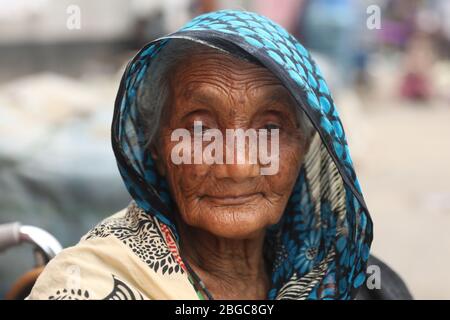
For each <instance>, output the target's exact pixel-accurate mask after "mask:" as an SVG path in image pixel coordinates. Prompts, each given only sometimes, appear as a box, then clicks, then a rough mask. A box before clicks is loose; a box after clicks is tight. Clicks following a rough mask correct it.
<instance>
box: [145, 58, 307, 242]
mask: <svg viewBox="0 0 450 320" xmlns="http://www.w3.org/2000/svg"><path fill="white" fill-rule="evenodd" d="M170 80H171V81H170V82H171V93H170V99H169V101H168V103H167V105H166V106H165V107H166V109H165V112H163V114H164V115H163V119H162V120H161V126H160V132H159V135H158V137H159V140H158V141H155V142H154V144H153V146H152V148H151V149H152V156H153V158H154V160H155V161H156V164H157V168H158V171H159V173H160V174H161V175H163V176H165V177H166V179H167V181H168V183H169V187H170V190H171V193H172V197H173V199H174V200H175V202H176V204H177V206H178V210H179V215H180V217H181V220H182V221H183V222H184V223H186V224H187V225H189V226H191V227H194V228H200V229H202V230H204V231H207V232H209V233H211V234H213V235H215V236H218V237H224V238H231V239H245V238H249V237H252V235H256V234H257V233H258V232H261V231H262V230H264V229H265V228H266V227H267V226H269V225H272V224H275V223H277V222H278V221H279V219H280V218H281V216H282V214H283V211H284V209H285V206H286V203H287V200H288V199H289V196H290V194H291V192H292V188H293V186H294V183H295V181H296V178H297V176H298V173H299V170H300V167H301V164H302V161H303V158H304V154H305V152H306V148H307V146H306V139H305V137H304V135H303V133H302V130H301V129H300V128H299V127H298V124H297V121H296V116H295V112H294V108H295V106H294V102H293V99H292V98H291V96H290V94H289V92H288V91H287V89H286V88H284V87H283V86H282V84H281V83H280V81H279V80H278V79H277V78H276V77H275V76H274V75H272V74H271V73H270V72H269V71H268V70H267V69H265V68H263V67H261V66H258V65H256V64H253V63H250V62H247V61H243V60H241V59H237V58H235V57H232V56H229V55H226V54H222V53H219V52H216V51H213V50H211V49H205V51H204V52H203V51H202V53H200V54H196V55H193V56H191V57H187V58H186V59H185V60H184V61H183V62H182V63H179V64H178V66H177V67H176V68H175V70H174V72H172V73H171V79H170ZM194 121H201V122H202V124H203V130H205V129H210V128H214V129H218V130H220V131H221V132H223V134H224V136H225V130H226V129H238V128H240V129H243V130H247V129H250V128H253V129H256V130H258V129H267V130H271V129H279V138H278V142H279V167H278V171H277V173H276V174H274V175H261V170H260V169H261V166H262V165H261V164H260V163H259V162H258V161H257V162H256V163H254V162H253V163H251V162H250V161H248V160H249V158H248V157H247V158H246V161H245V163H243V164H242V163H240V164H238V163H236V162H232V163H227V162H224V163H223V164H218V163H214V164H205V163H202V164H174V162H173V161H172V158H171V153H172V149H173V148H174V147H175V145H177V144H178V141H172V139H171V134H172V132H173V131H174V130H176V129H179V128H184V129H187V130H189V131H190V132H192V136H194ZM270 139H271V137H270V135H269V137H268V140H269V142H268V145H269V146H270ZM246 141H247V143H249V140H246ZM208 143H209V142H208ZM208 143H206V142H203V144H208ZM246 146H247V145H246ZM224 148H227V146H226V143H225V141H224ZM247 149H248V150H249V148H248V146H247ZM269 151H270V147H269ZM192 152H194V151H192ZM237 152H238V151H237ZM237 152H236V153H235V154H237Z"/></svg>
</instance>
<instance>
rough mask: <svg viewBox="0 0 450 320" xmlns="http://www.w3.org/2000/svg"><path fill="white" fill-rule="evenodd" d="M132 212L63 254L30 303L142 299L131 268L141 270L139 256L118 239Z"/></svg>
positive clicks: (101, 226) (40, 281)
mask: <svg viewBox="0 0 450 320" xmlns="http://www.w3.org/2000/svg"><path fill="white" fill-rule="evenodd" d="M129 213H130V212H129V208H126V209H123V210H121V211H119V212H117V213H115V214H113V215H112V216H110V217H108V218H106V219H104V220H103V221H102V222H100V223H99V224H98V225H97V226H96V227H94V228H93V229H92V230H90V231H89V232H88V233H87V234H86V235H84V236H83V237H82V238H81V240H80V242H78V243H77V244H76V245H74V246H72V247H68V248H66V249H64V250H62V251H61V252H60V253H59V254H58V255H57V256H56V257H55V258H53V259H52V260H51V261H50V262H49V263H48V264H47V266H46V267H45V269H44V271H43V272H42V273H41V275H40V276H39V277H38V279H37V281H36V283H35V285H34V287H33V289H32V291H31V293H30V295H29V296H28V299H69V300H74V299H77V300H84V299H110V298H111V299H112V298H117V295H119V296H121V297H124V298H129V299H142V298H144V295H143V294H142V293H141V292H140V291H139V290H138V289H137V287H138V286H137V285H136V281H135V279H134V278H133V277H131V276H130V273H131V271H134V272H137V270H130V267H129V266H134V268H135V269H138V268H139V264H136V261H133V260H135V259H136V258H135V256H134V255H133V254H130V253H129V252H128V250H126V248H125V247H124V246H123V243H122V242H121V241H120V240H119V239H118V238H117V237H115V229H116V228H117V227H119V226H120V227H122V228H128V227H129V226H131V225H132V221H130V214H129Z"/></svg>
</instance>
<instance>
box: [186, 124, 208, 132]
mask: <svg viewBox="0 0 450 320" xmlns="http://www.w3.org/2000/svg"><path fill="white" fill-rule="evenodd" d="M209 129H210V128H209V127H207V126H205V125H202V126H196V125H194V124H192V126H191V127H190V130H191V131H192V132H195V130H197V131H201V132H202V133H204V132H205V131H206V130H209Z"/></svg>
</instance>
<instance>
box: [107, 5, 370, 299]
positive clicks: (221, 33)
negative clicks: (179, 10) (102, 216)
mask: <svg viewBox="0 0 450 320" xmlns="http://www.w3.org/2000/svg"><path fill="white" fill-rule="evenodd" d="M174 39H185V40H192V41H195V42H198V43H202V44H205V45H210V46H213V47H216V48H217V47H219V48H221V49H223V50H227V51H229V52H230V53H233V50H235V49H233V48H239V50H241V51H243V52H245V53H246V54H248V55H250V56H252V57H253V58H255V59H256V60H257V61H259V62H260V63H261V64H262V65H263V66H265V67H266V68H267V69H268V70H270V71H271V72H272V73H273V74H274V75H276V76H277V77H278V78H279V79H280V80H281V81H282V83H283V84H284V86H285V87H286V88H287V89H288V90H289V91H290V92H291V94H292V96H293V97H294V98H295V99H296V101H297V103H298V107H299V108H301V109H302V110H303V111H304V113H305V114H306V116H307V117H308V119H309V120H310V121H311V123H312V125H313V126H314V128H315V129H316V133H315V136H314V138H313V141H312V144H311V146H310V149H309V151H308V154H307V155H306V158H305V162H304V164H303V166H302V169H301V171H300V174H299V176H298V178H297V182H296V184H295V187H294V190H293V192H292V195H291V197H290V199H289V201H288V204H287V207H286V210H285V212H284V215H283V217H282V219H281V220H280V222H279V223H278V224H277V225H274V226H272V227H271V228H270V229H269V230H268V233H267V236H266V238H267V239H266V240H267V250H268V251H270V252H272V273H271V289H270V291H269V292H268V298H269V299H353V298H354V297H355V296H356V293H357V290H358V288H360V287H361V285H362V284H363V283H364V281H365V279H366V273H365V268H366V263H367V259H368V257H369V250H370V244H371V241H372V221H371V219H370V216H369V213H368V210H367V207H366V204H365V202H364V198H363V195H362V193H361V189H360V186H359V183H358V180H357V177H356V174H355V171H354V169H353V164H352V160H351V158H350V153H349V149H348V146H347V142H346V138H345V134H344V129H343V127H342V123H341V121H340V119H339V115H338V113H337V110H336V107H335V105H334V102H333V99H332V97H331V95H330V92H329V90H328V87H327V84H326V83H325V80H324V78H323V76H322V74H321V72H320V70H319V68H318V66H317V65H316V64H315V62H314V61H313V59H312V57H311V55H310V53H309V52H308V51H307V50H306V49H305V48H304V47H303V46H302V45H301V44H300V43H299V42H298V41H297V40H296V39H295V38H294V37H293V36H292V35H290V34H289V33H288V32H287V31H286V30H284V29H283V28H282V27H280V26H279V25H277V24H275V23H274V22H272V21H270V20H269V19H267V18H265V17H262V16H260V15H258V14H255V13H250V12H243V11H231V10H224V11H217V12H212V13H208V14H205V15H201V16H198V17H196V18H195V19H193V20H192V21H190V22H189V23H188V24H187V25H185V26H184V27H183V28H182V29H180V30H179V31H177V32H175V33H172V34H170V35H168V36H166V37H163V38H160V39H157V40H155V41H153V42H151V43H149V44H148V45H146V46H145V47H144V48H143V49H142V50H140V51H139V53H138V54H137V55H136V56H135V57H134V59H133V60H132V61H131V62H130V63H129V64H128V66H127V69H126V71H125V73H124V76H123V78H122V81H121V85H120V89H119V92H118V95H117V98H116V105H115V113H114V119H113V124H112V143H113V149H114V153H115V156H116V158H117V163H118V167H119V170H120V173H121V175H122V177H123V180H124V182H125V184H126V187H127V189H128V191H129V192H130V194H131V196H132V197H133V199H134V200H135V202H136V203H137V204H138V206H139V207H141V208H142V209H144V210H145V211H146V212H147V213H148V214H150V215H152V216H154V217H156V218H157V219H159V220H160V221H161V222H162V223H164V224H166V225H167V226H168V227H169V228H170V229H171V231H172V232H173V234H174V235H175V237H176V238H177V239H178V234H177V230H176V226H175V224H174V218H173V215H174V210H173V207H172V205H171V204H172V200H171V196H170V193H169V190H168V185H167V183H166V181H165V180H164V179H163V178H162V177H160V176H159V175H158V173H157V171H156V170H155V168H154V163H153V161H152V159H151V157H150V155H149V152H147V151H146V148H145V145H146V141H144V133H143V129H142V126H141V125H139V123H140V121H139V117H138V111H137V107H136V104H137V100H138V99H137V92H138V90H139V88H140V86H141V85H142V83H143V81H142V80H143V78H144V76H145V75H146V72H147V70H148V69H149V65H150V63H151V61H152V60H153V59H154V58H155V57H156V56H157V55H158V54H159V53H160V52H161V49H162V48H163V47H164V46H165V45H166V44H167V43H168V42H169V41H174Z"/></svg>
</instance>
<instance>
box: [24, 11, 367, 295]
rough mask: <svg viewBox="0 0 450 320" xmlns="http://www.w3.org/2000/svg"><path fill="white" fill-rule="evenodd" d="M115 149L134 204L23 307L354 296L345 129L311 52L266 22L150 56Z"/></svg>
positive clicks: (363, 232) (200, 26)
mask: <svg viewBox="0 0 450 320" xmlns="http://www.w3.org/2000/svg"><path fill="white" fill-rule="evenodd" d="M229 132H232V133H234V134H235V136H232V138H236V139H234V140H233V139H228V138H229V136H228V133H229ZM236 132H237V133H236ZM239 132H240V133H242V132H244V137H243V139H244V140H243V141H244V143H243V144H242V143H241V144H239V143H233V141H234V142H236V141H237V139H239ZM225 136H226V138H225ZM186 137H187V138H186ZM199 137H200V139H198V140H196V139H197V138H199ZM255 137H256V140H254V141H257V142H258V143H257V144H256V147H257V148H256V149H255V148H254V146H253V147H252V146H250V141H252V138H255ZM264 141H265V142H266V143H265V144H264V143H260V142H264ZM241 142H242V141H241ZM112 144H113V149H114V153H115V156H116V158H117V163H118V167H119V170H120V173H121V175H122V177H123V179H124V182H125V185H126V187H127V189H128V191H129V192H130V194H131V196H132V198H133V201H132V202H131V203H130V205H129V206H128V207H127V208H126V209H124V210H123V211H121V212H119V213H117V214H115V215H113V216H111V217H110V218H107V219H106V220H104V221H103V222H101V223H100V224H99V225H98V226H96V227H95V228H94V229H93V230H91V231H90V232H89V233H88V234H87V235H86V236H84V237H83V238H82V240H81V241H80V242H79V243H78V244H77V245H76V246H74V247H72V248H68V249H66V250H64V251H63V252H62V253H61V254H59V255H58V256H57V257H56V258H55V259H54V260H53V261H51V262H50V263H49V264H48V266H47V268H46V269H45V271H44V272H43V274H42V275H41V276H40V277H39V279H38V281H37V283H36V285H35V287H34V288H33V290H32V292H31V294H30V296H29V298H30V299H353V298H354V297H355V296H356V293H357V290H358V288H360V287H361V286H362V284H363V283H364V281H365V279H366V273H365V268H366V263H367V260H368V257H369V249H370V244H371V240H372V223H371V220H370V217H369V214H368V211H367V208H366V205H365V203H364V199H363V196H362V194H361V190H360V187H359V184H358V181H357V178H356V175H355V172H354V170H353V166H352V162H351V158H350V154H349V149H348V147H347V143H346V139H345V135H344V130H343V128H342V124H341V122H340V120H339V116H338V114H337V111H336V108H335V106H334V103H333V100H332V98H331V95H330V93H329V91H328V87H327V85H326V83H325V81H324V79H323V77H322V75H321V73H320V71H319V68H318V67H317V65H316V64H315V63H314V61H313V60H312V58H311V56H310V54H309V53H308V51H307V50H306V49H305V48H304V47H303V46H302V45H301V44H300V43H298V42H297V40H296V39H294V38H293V37H292V36H291V35H289V34H288V33H287V32H286V31H285V30H284V29H283V28H281V27H280V26H278V25H276V24H275V23H273V22H271V21H270V20H268V19H266V18H264V17H261V16H259V15H257V14H253V13H248V12H239V11H218V12H213V13H209V14H206V15H202V16H199V17H197V18H195V19H194V20H192V21H191V22H190V23H188V24H187V25H186V26H185V27H183V28H182V29H181V30H180V31H178V32H176V33H173V34H171V35H169V36H167V37H164V38H161V39H158V40H156V41H154V42H152V43H150V44H148V45H147V46H145V47H144V48H143V49H142V50H141V51H140V52H139V53H138V54H137V55H136V57H135V58H134V59H133V60H132V61H131V62H130V63H129V65H128V67H127V69H126V71H125V74H124V76H123V79H122V82H121V85H120V89H119V92H118V95H117V99H116V106H115V113H114V119H113V124H112ZM208 148H209V149H208ZM230 150H231V151H235V152H234V153H233V152H232V153H231V156H228V155H229V151H230ZM208 152H209V153H208ZM264 154H265V155H266V156H268V155H270V156H268V157H265V158H264V157H263V155H264ZM255 156H256V157H255ZM239 157H241V158H240V160H241V161H239V160H238V158H239ZM251 158H253V159H255V158H256V161H250V160H251ZM263 169H271V170H266V171H264V170H263Z"/></svg>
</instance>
